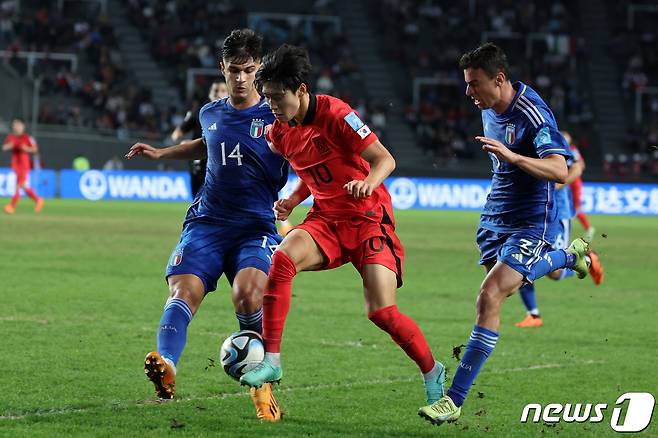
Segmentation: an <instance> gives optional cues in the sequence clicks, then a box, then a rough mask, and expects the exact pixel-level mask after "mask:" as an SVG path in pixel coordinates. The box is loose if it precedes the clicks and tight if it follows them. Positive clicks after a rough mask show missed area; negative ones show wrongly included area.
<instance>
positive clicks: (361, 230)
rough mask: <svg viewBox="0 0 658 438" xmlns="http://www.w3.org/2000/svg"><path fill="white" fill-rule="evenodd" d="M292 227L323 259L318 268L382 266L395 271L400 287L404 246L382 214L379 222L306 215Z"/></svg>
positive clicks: (386, 217)
mask: <svg viewBox="0 0 658 438" xmlns="http://www.w3.org/2000/svg"><path fill="white" fill-rule="evenodd" d="M295 228H299V229H302V230H304V231H306V232H308V233H309V234H310V235H311V237H312V238H313V240H314V241H315V243H316V244H317V245H318V246H319V247H320V250H321V251H322V253H323V254H324V256H325V258H326V263H325V265H324V266H323V267H322V268H321V270H326V269H334V268H337V267H339V266H342V265H344V264H346V263H350V262H351V263H352V265H354V267H355V268H356V270H357V271H359V273H361V272H362V269H363V266H364V265H382V266H384V267H386V268H388V269H390V270H391V271H393V272H395V275H396V277H397V280H398V287H400V286H402V268H403V266H404V247H403V246H402V244H401V243H400V240H399V239H398V236H397V235H396V234H395V226H394V225H393V223H392V222H391V221H390V219H388V216H385V218H384V220H383V221H382V222H381V223H377V222H373V221H370V220H367V219H361V218H356V219H346V220H336V219H328V218H324V217H321V216H319V215H317V214H313V213H311V214H309V215H308V216H307V217H306V219H305V220H304V222H303V223H302V224H300V225H298V226H296V227H295Z"/></svg>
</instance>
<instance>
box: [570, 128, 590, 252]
mask: <svg viewBox="0 0 658 438" xmlns="http://www.w3.org/2000/svg"><path fill="white" fill-rule="evenodd" d="M562 135H564V138H565V140H566V141H567V143H568V144H569V149H570V150H571V153H572V154H574V156H575V157H577V159H578V160H580V162H581V163H582V164H583V171H584V170H585V161H584V160H583V157H582V155H580V151H579V150H578V148H577V147H576V145H575V144H574V143H573V138H572V137H571V134H569V133H568V132H567V131H562ZM569 187H571V194H572V196H573V207H574V209H575V210H576V217H577V218H578V221H579V222H580V224H581V225H582V226H583V229H584V230H585V234H584V235H583V238H584V239H585V240H587V241H588V242H591V241H592V240H593V239H594V233H595V232H596V229H595V228H594V227H593V226H592V224H590V223H589V219H587V215H585V213H584V212H583V211H582V210H581V209H580V202H581V199H582V192H583V178H582V176H579V177H578V178H577V179H576V180H575V181H574V182H572V183H571V185H570V186H569Z"/></svg>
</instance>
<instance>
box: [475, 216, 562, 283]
mask: <svg viewBox="0 0 658 438" xmlns="http://www.w3.org/2000/svg"><path fill="white" fill-rule="evenodd" d="M477 245H478V248H480V264H481V265H487V264H489V263H492V262H495V261H499V262H502V263H505V264H506V265H507V266H509V267H510V268H512V269H514V270H515V271H517V272H518V273H519V274H521V275H523V279H524V281H526V282H527V283H532V282H533V281H534V280H535V274H534V272H533V270H532V267H533V265H534V264H535V263H537V262H538V261H539V260H541V258H542V257H544V255H545V254H546V253H548V252H549V251H551V250H552V248H551V245H550V244H549V243H548V242H546V241H545V240H543V239H542V238H541V236H539V235H537V233H534V232H532V231H530V230H528V231H517V232H513V233H499V232H496V231H491V230H487V229H485V228H480V229H479V230H478V232H477Z"/></svg>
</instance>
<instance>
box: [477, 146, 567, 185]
mask: <svg viewBox="0 0 658 438" xmlns="http://www.w3.org/2000/svg"><path fill="white" fill-rule="evenodd" d="M475 139H476V140H478V141H480V142H482V143H483V144H482V150H483V151H485V152H490V153H492V154H494V155H495V156H496V158H498V159H499V160H500V161H505V162H507V163H511V164H514V165H515V166H517V167H519V168H521V169H522V170H523V171H524V172H526V173H528V174H530V175H532V176H534V177H535V178H537V179H544V180H549V181H554V182H557V183H560V184H564V181H565V180H566V179H567V175H568V173H569V171H568V169H567V162H566V160H565V158H564V156H562V155H558V154H551V155H547V156H545V157H544V158H531V157H526V156H525V155H520V154H517V153H515V152H512V151H511V150H510V149H509V148H508V147H507V146H505V145H504V144H502V143H501V142H499V141H498V140H494V139H493V138H488V137H480V136H478V137H475Z"/></svg>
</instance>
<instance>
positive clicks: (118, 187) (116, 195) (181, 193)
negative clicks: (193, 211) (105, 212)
mask: <svg viewBox="0 0 658 438" xmlns="http://www.w3.org/2000/svg"><path fill="white" fill-rule="evenodd" d="M60 196H61V197H62V198H76V199H88V200H90V201H99V200H101V199H114V200H119V199H122V200H134V201H188V202H191V201H192V195H191V191H190V175H189V174H188V173H186V172H156V171H145V170H144V171H136V172H133V171H123V170H118V171H100V170H87V171H86V172H78V171H76V170H69V169H66V170H62V171H61V172H60Z"/></svg>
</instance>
